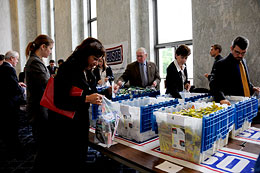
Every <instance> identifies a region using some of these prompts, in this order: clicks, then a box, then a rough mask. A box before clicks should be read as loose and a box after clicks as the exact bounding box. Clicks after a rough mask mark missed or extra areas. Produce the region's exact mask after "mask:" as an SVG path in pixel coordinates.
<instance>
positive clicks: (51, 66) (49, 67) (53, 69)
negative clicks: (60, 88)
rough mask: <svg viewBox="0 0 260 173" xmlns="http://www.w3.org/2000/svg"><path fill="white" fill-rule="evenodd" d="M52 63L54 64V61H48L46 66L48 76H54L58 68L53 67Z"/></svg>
mask: <svg viewBox="0 0 260 173" xmlns="http://www.w3.org/2000/svg"><path fill="white" fill-rule="evenodd" d="M54 63H55V61H54V60H52V59H51V60H50V61H49V65H48V66H47V68H48V70H49V73H50V76H52V75H54V74H55V73H56V70H57V68H58V67H56V66H55V64H54Z"/></svg>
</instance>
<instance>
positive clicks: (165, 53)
mask: <svg viewBox="0 0 260 173" xmlns="http://www.w3.org/2000/svg"><path fill="white" fill-rule="evenodd" d="M174 55H175V50H174V48H173V47H171V48H164V49H159V69H160V77H161V78H166V70H167V67H168V66H169V65H170V64H171V62H172V61H173V60H174Z"/></svg>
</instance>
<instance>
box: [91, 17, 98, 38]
mask: <svg viewBox="0 0 260 173" xmlns="http://www.w3.org/2000/svg"><path fill="white" fill-rule="evenodd" d="M91 37H94V38H97V21H93V22H91Z"/></svg>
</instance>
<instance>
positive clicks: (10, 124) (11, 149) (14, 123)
mask: <svg viewBox="0 0 260 173" xmlns="http://www.w3.org/2000/svg"><path fill="white" fill-rule="evenodd" d="M2 111H3V112H1V116H0V138H1V139H2V141H3V142H4V144H5V145H6V148H7V154H8V155H9V156H14V157H16V158H18V157H21V156H22V155H23V147H22V144H21V142H20V139H19V135H18V129H19V126H18V108H10V109H2Z"/></svg>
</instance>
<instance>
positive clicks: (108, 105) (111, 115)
mask: <svg viewBox="0 0 260 173" xmlns="http://www.w3.org/2000/svg"><path fill="white" fill-rule="evenodd" d="M115 105H116V104H114V103H112V102H111V101H110V100H108V99H107V98H106V97H103V101H102V105H100V106H99V111H100V112H99V113H100V115H99V117H98V119H97V121H96V130H95V142H98V143H103V144H105V146H106V147H110V146H111V145H112V144H113V140H114V137H115V134H116V130H117V126H118V122H119V119H120V107H116V106H115Z"/></svg>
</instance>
